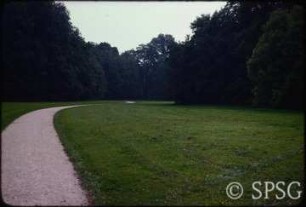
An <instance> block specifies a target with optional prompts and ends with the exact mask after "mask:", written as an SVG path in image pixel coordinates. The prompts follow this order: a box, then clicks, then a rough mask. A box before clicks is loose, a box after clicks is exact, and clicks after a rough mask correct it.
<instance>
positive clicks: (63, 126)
mask: <svg viewBox="0 0 306 207" xmlns="http://www.w3.org/2000/svg"><path fill="white" fill-rule="evenodd" d="M55 125H56V129H57V131H58V132H59V135H60V138H61V141H62V143H63V145H64V146H65V149H66V150H67V152H68V155H69V156H70V158H71V160H72V161H73V163H74V165H75V167H76V170H77V171H78V173H79V175H80V177H81V179H82V181H83V185H84V186H85V188H86V189H87V190H88V191H90V193H92V196H93V200H94V204H97V205H253V204H259V205H263V204H283V205H287V204H296V203H299V202H300V200H296V201H294V200H290V199H288V198H286V199H283V200H276V199H275V198H274V196H273V194H272V193H271V195H270V196H271V199H268V200H264V199H260V200H257V201H253V200H251V194H252V193H254V192H253V191H252V189H251V184H252V182H253V181H262V182H263V181H267V180H269V181H274V182H277V181H285V182H291V181H300V182H301V183H303V179H304V177H303V170H304V169H303V164H304V162H303V153H304V148H303V146H304V143H303V126H304V123H303V114H302V113H299V112H290V111H281V110H279V111H278V110H266V109H247V108H239V107H213V106H177V105H173V104H172V103H158V102H154V103H153V102H152V103H150V102H137V103H136V104H125V103H124V102H116V103H115V102H114V103H107V102H105V103H101V105H93V106H85V107H79V108H71V109H65V110H63V111H60V112H59V113H58V114H57V115H56V117H55ZM233 181H237V182H240V183H241V184H242V185H243V186H244V191H245V193H244V195H243V196H242V197H241V199H239V200H230V199H229V198H228V197H227V196H226V193H225V188H226V186H227V184H228V183H230V182H233ZM295 190H296V189H295Z"/></svg>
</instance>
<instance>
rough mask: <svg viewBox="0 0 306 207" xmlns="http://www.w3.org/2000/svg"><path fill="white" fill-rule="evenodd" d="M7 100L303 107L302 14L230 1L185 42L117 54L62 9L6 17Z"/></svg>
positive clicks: (167, 39) (11, 10)
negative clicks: (95, 40)
mask: <svg viewBox="0 0 306 207" xmlns="http://www.w3.org/2000/svg"><path fill="white" fill-rule="evenodd" d="M3 11H4V12H3V16H2V17H3V18H2V22H1V31H2V32H1V33H2V35H3V37H2V52H3V59H2V60H3V77H4V78H3V81H2V82H3V98H4V99H5V100H74V99H160V100H165V99H174V100H175V101H176V103H181V104H199V103H200V104H234V105H245V104H253V105H255V106H264V107H283V108H301V107H302V90H303V82H302V77H303V67H302V66H303V48H302V42H303V38H302V37H303V33H302V31H303V15H302V13H303V8H302V7H301V6H298V5H293V4H290V3H282V2H233V1H232V2H229V3H227V4H226V6H225V7H224V8H222V9H221V10H220V11H218V12H215V13H214V14H213V15H202V16H200V17H198V18H197V19H196V20H195V21H194V22H192V23H191V28H192V31H193V34H192V35H191V36H187V37H186V40H185V41H183V42H180V43H177V42H175V40H174V38H173V37H172V36H171V35H165V34H159V35H158V36H157V37H155V38H153V39H152V40H151V41H150V42H149V43H147V44H142V45H139V46H138V47H137V48H136V49H135V50H130V51H126V52H124V53H122V54H119V52H118V50H117V48H116V47H112V46H111V45H109V44H108V43H105V42H104V43H92V42H86V41H84V39H83V38H82V37H81V35H80V33H79V31H78V30H77V28H75V27H73V26H72V24H71V22H70V19H69V14H68V12H67V10H66V8H65V7H64V5H63V4H61V3H55V2H26V3H25V2H14V3H7V4H5V7H4V9H3Z"/></svg>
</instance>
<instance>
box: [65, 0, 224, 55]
mask: <svg viewBox="0 0 306 207" xmlns="http://www.w3.org/2000/svg"><path fill="white" fill-rule="evenodd" d="M63 3H64V4H65V6H66V8H67V9H68V11H69V13H70V18H71V22H72V24H73V25H74V26H76V27H77V28H78V29H79V30H80V33H81V35H82V37H84V39H85V40H86V41H91V42H95V43H100V42H108V43H110V44H111V45H112V46H113V47H117V48H118V50H119V52H120V53H121V52H124V51H126V50H130V49H135V48H136V47H137V46H138V45H139V44H146V43H148V42H150V40H151V39H152V38H154V37H156V36H157V35H158V34H160V33H162V34H171V35H172V36H173V37H174V38H175V40H176V41H183V40H185V37H186V35H187V34H191V33H192V31H191V29H190V23H191V22H193V21H194V20H195V19H196V17H198V16H200V15H201V14H213V13H214V12H215V11H217V10H220V9H221V8H222V7H223V6H225V4H226V2H224V1H221V2H220V1H212V2H208V1H207V2H103V1H100V2H94V1H92V2H83V1H68V2H63Z"/></svg>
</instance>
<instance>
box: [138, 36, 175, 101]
mask: <svg viewBox="0 0 306 207" xmlns="http://www.w3.org/2000/svg"><path fill="white" fill-rule="evenodd" d="M174 44H175V40H174V38H173V37H172V36H171V35H164V34H160V35H158V36H157V37H156V38H153V39H152V40H151V41H150V42H149V43H148V44H145V45H144V44H142V45H140V46H139V47H137V50H136V58H137V60H138V64H139V66H140V68H141V69H140V70H141V84H142V88H143V97H144V98H145V99H167V98H169V97H170V95H169V91H168V90H167V88H168V73H169V64H168V63H167V60H168V58H169V53H170V48H171V47H172V45H174Z"/></svg>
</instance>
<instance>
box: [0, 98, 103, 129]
mask: <svg viewBox="0 0 306 207" xmlns="http://www.w3.org/2000/svg"><path fill="white" fill-rule="evenodd" d="M100 102H101V101H79V102H2V103H1V131H2V130H3V129H4V128H5V127H6V126H7V125H9V124H10V123H11V122H12V121H14V120H15V119H16V118H18V117H20V116H21V115H23V114H26V113H28V112H31V111H34V110H37V109H42V108H47V107H55V106H65V105H73V104H91V103H92V104H97V103H100Z"/></svg>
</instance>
